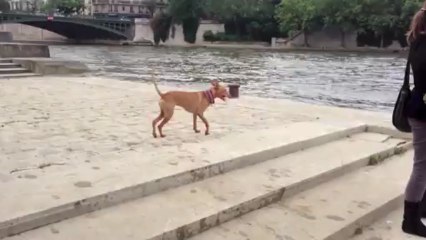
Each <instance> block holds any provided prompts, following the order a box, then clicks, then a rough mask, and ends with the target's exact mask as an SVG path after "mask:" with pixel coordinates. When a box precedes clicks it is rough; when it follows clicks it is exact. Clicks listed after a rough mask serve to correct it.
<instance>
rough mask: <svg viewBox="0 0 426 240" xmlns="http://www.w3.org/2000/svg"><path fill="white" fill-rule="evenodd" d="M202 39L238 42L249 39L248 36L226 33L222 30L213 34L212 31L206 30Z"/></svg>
mask: <svg viewBox="0 0 426 240" xmlns="http://www.w3.org/2000/svg"><path fill="white" fill-rule="evenodd" d="M203 38H204V41H208V42H216V41H219V42H239V41H249V40H250V38H249V37H248V36H238V35H235V34H226V33H224V32H218V33H216V34H214V33H213V32H212V31H206V32H204V34H203Z"/></svg>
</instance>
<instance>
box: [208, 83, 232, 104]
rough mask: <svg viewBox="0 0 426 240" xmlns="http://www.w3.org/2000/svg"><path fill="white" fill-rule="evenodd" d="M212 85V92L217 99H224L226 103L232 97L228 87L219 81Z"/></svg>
mask: <svg viewBox="0 0 426 240" xmlns="http://www.w3.org/2000/svg"><path fill="white" fill-rule="evenodd" d="M211 84H212V90H213V93H214V97H215V98H220V99H222V101H226V98H229V97H230V95H229V93H228V90H227V89H226V87H225V86H223V85H221V84H220V83H219V81H217V80H213V81H212V82H211Z"/></svg>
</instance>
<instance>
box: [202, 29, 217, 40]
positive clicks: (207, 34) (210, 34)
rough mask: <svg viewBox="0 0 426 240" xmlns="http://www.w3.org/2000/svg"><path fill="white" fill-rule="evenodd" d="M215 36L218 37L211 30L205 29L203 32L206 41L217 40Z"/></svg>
mask: <svg viewBox="0 0 426 240" xmlns="http://www.w3.org/2000/svg"><path fill="white" fill-rule="evenodd" d="M215 37H216V36H215V34H214V33H213V32H212V31H211V30H209V31H205V32H204V34H203V38H204V41H206V42H214V41H216V38H215Z"/></svg>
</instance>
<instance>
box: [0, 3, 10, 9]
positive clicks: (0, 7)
mask: <svg viewBox="0 0 426 240" xmlns="http://www.w3.org/2000/svg"><path fill="white" fill-rule="evenodd" d="M9 11H10V5H9V1H7V0H0V12H9Z"/></svg>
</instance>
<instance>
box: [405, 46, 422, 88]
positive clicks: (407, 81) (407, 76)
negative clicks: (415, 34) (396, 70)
mask: <svg viewBox="0 0 426 240" xmlns="http://www.w3.org/2000/svg"><path fill="white" fill-rule="evenodd" d="M418 45H419V44H418V42H416V43H412V44H410V50H409V52H408V57H407V66H406V67H405V75H404V83H403V85H402V86H403V87H406V88H409V87H410V67H411V58H412V56H413V53H414V49H417V46H418Z"/></svg>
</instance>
